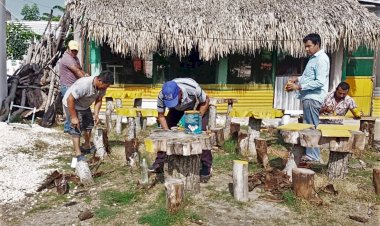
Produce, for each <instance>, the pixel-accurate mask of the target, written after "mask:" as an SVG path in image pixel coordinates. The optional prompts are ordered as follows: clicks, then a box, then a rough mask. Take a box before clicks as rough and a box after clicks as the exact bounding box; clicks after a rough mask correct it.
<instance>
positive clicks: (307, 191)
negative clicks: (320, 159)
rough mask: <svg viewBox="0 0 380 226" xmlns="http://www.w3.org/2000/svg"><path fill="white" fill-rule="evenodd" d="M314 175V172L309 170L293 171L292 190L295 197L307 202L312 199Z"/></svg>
mask: <svg viewBox="0 0 380 226" xmlns="http://www.w3.org/2000/svg"><path fill="white" fill-rule="evenodd" d="M314 174H315V173H314V171H312V170H310V169H303V168H296V169H293V171H292V175H293V176H292V177H293V189H294V193H295V194H296V196H298V197H301V198H304V199H307V200H309V199H312V198H313V197H314V196H315V192H314Z"/></svg>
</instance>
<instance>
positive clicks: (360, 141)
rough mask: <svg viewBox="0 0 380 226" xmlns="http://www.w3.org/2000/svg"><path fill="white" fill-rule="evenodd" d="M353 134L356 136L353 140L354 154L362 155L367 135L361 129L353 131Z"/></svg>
mask: <svg viewBox="0 0 380 226" xmlns="http://www.w3.org/2000/svg"><path fill="white" fill-rule="evenodd" d="M351 134H352V136H354V138H353V139H354V140H353V151H354V155H356V156H358V157H361V156H362V152H363V151H364V149H365V142H366V137H365V133H363V132H361V131H351Z"/></svg>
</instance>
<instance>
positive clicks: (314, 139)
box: [299, 129, 322, 148]
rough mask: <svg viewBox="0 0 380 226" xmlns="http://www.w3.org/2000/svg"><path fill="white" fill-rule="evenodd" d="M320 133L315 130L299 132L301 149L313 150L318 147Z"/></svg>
mask: <svg viewBox="0 0 380 226" xmlns="http://www.w3.org/2000/svg"><path fill="white" fill-rule="evenodd" d="M321 135H322V134H321V131H319V130H316V129H304V130H301V131H299V136H300V137H299V139H300V144H301V146H302V147H308V148H314V147H319V140H320V138H321Z"/></svg>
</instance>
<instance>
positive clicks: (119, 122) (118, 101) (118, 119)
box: [115, 98, 123, 135]
mask: <svg viewBox="0 0 380 226" xmlns="http://www.w3.org/2000/svg"><path fill="white" fill-rule="evenodd" d="M122 107H123V103H122V100H121V99H120V98H117V99H115V108H122ZM122 118H123V116H121V115H116V125H115V133H116V134H118V135H120V134H121V129H122Z"/></svg>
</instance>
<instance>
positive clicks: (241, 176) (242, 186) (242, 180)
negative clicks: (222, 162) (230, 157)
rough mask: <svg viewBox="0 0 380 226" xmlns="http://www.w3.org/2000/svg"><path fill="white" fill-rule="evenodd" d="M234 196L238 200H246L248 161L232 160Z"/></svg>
mask: <svg viewBox="0 0 380 226" xmlns="http://www.w3.org/2000/svg"><path fill="white" fill-rule="evenodd" d="M233 167H234V168H233V185H234V198H235V200H237V201H239V202H247V201H248V162H246V161H240V160H234V166H233Z"/></svg>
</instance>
